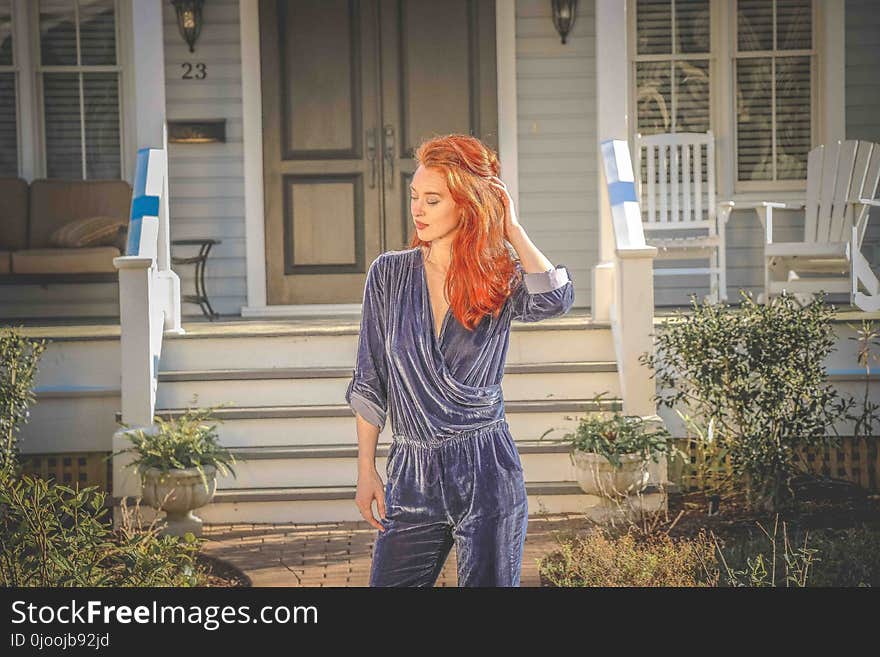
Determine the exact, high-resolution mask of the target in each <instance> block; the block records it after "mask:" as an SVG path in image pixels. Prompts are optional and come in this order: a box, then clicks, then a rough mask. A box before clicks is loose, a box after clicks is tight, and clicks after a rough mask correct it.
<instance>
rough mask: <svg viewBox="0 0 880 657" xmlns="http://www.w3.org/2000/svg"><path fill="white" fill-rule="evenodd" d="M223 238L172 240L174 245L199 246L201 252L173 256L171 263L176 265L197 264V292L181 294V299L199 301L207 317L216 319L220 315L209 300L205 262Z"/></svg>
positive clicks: (192, 301) (212, 319)
mask: <svg viewBox="0 0 880 657" xmlns="http://www.w3.org/2000/svg"><path fill="white" fill-rule="evenodd" d="M222 242H223V240H215V239H208V238H205V239H187V240H171V245H172V246H198V247H199V253H198V255H195V256H189V257H185V258H181V257H174V256H172V257H171V264H174V265H195V266H196V271H195V274H196V277H195V285H196V293H195V294H181V296H180V299H181V301H188V302H190V303H197V304H199V307H200V308H201V309H202V313H204V315H205V317H207V318H208V319H209V320H211V321H214V320H215V319H217V318H218V317H219V316H220V315H219V314H218V313H216V312H214V309H213V308H212V307H211V302H210V301H208V292H207V290H205V264H206V263H207V261H208V254H209V253H210V252H211V247H212V246H214V245H215V244H221V243H222Z"/></svg>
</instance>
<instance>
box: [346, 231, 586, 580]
mask: <svg viewBox="0 0 880 657" xmlns="http://www.w3.org/2000/svg"><path fill="white" fill-rule="evenodd" d="M515 278H516V280H515V282H514V284H515V288H514V291H513V292H512V294H511V295H510V296H509V297H508V298H507V300H506V301H505V303H504V306H503V308H502V311H501V313H500V315H499V316H498V318H495V317H492V316H491V315H486V316H485V317H484V318H483V320H482V321H481V323H480V324H479V325H478V326H477V327H476V328H475V329H474V330H473V331H469V330H468V329H466V328H465V327H464V326H463V325H462V324H461V323H460V322H459V321H458V320H457V319H456V318H455V316H454V315H453V314H452V310H451V308H450V310H449V311H448V312H447V313H446V316H445V317H444V318H443V323H442V328H441V330H440V334H439V338H438V336H437V335H436V334H435V332H434V318H433V311H432V309H431V303H430V296H429V292H428V283H427V278H426V276H425V267H424V260H423V256H422V251H421V249H420V248H419V247H415V248H412V249H406V250H401V251H387V252H385V253H383V254H381V255H380V256H379V257H378V258H376V260H375V261H374V262H373V263H372V264H371V265H370V268H369V270H368V272H367V279H366V284H365V286H364V297H363V308H362V317H361V327H360V336H359V343H358V351H357V361H356V364H355V369H354V372H353V376H352V379H351V381H350V383H349V385H348V388H347V390H346V393H345V399H346V402H348V404H349V406H350V408H351V409H352V411H353V412H354V413H356V414H359V415H361V416H362V417H363V418H364V419H365V420H367V421H368V422H370V423H372V424H374V425H376V426H377V427H378V428H379V430H380V431H381V430H382V429H383V428H384V426H385V423H386V419H387V417H388V416H390V418H391V427H392V441H391V446H390V448H389V453H388V459H387V466H386V484H385V509H386V517H385V518H384V519H382V520H381V522H382V526H383V528H384V531H378V530H377V538H376V542H375V545H374V548H373V561H372V567H371V573H370V586H433V585H434V583H435V581H436V579H437V576H438V575H439V573H440V570H441V569H442V567H443V564H444V562H445V561H446V557H447V555H448V553H449V551H450V549H451V547H452V545H453V544H455V546H456V555H457V561H458V585H459V586H519V582H520V571H521V568H522V552H523V545H524V542H525V536H526V526H527V523H528V502H527V498H526V488H525V480H524V478H523V468H522V463H521V461H520V457H519V452H518V451H517V449H516V444H515V442H514V439H513V436H512V435H511V433H510V431H509V427H508V424H507V421H506V417H505V413H504V398H503V395H502V391H501V379H502V377H503V375H504V364H505V360H506V357H507V350H508V346H509V340H510V324H511V321H512V320H514V319H516V320H519V321H523V322H537V321H541V320H543V319H547V318H550V317H556V316H558V315H562V314H564V313H567V312H568V311H569V310H570V309H571V306H572V305H573V303H574V287H573V284H572V281H571V278H570V276H569V273H568V270H567V268H566V267H565V266H564V265H556V266H555V267H554V268H551V269H549V270H548V271H546V272H540V273H524V272H523V270H522V267H521V265H520V263H519V262H518V261H517V262H516V274H515Z"/></svg>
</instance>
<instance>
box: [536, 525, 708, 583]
mask: <svg viewBox="0 0 880 657" xmlns="http://www.w3.org/2000/svg"><path fill="white" fill-rule="evenodd" d="M539 571H540V574H541V576H542V577H543V578H544V579H545V580H547V581H548V582H549V583H550V584H552V585H553V586H575V587H577V586H716V585H717V582H718V577H719V571H718V567H717V563H716V559H715V546H714V544H713V543H712V541H710V540H709V538H708V537H707V536H706V535H705V533H704V532H701V533H700V535H699V536H698V537H697V538H695V539H673V538H671V537H669V536H668V535H667V534H665V533H659V534H656V535H654V536H652V537H650V538H648V539H645V540H637V538H636V536H635V535H634V533H632V532H626V533H624V534H622V535H620V536H614V535H613V534H612V533H611V532H610V531H609V530H607V529H606V528H604V527H601V526H597V527H596V528H595V529H593V530H592V531H591V532H589V533H588V534H586V535H583V536H575V537H573V538H566V539H563V540H560V541H559V548H558V549H557V550H556V551H554V552H552V553H551V554H548V555H546V556H545V557H544V558H542V559H541V561H540V562H539Z"/></svg>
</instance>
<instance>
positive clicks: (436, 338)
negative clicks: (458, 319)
mask: <svg viewBox="0 0 880 657" xmlns="http://www.w3.org/2000/svg"><path fill="white" fill-rule="evenodd" d="M416 250H417V251H418V254H419V260H420V262H421V263H422V286H423V287H422V293H423V295H424V299H425V301H426V302H427V304H428V315H429V316H430V318H431V322H430V326H429V330H430V331H431V337H432V339H433V340H434V342H435V343H436V344H437V346H438V347H439V346H440V343H441V342H442V340H443V333H444V332H445V331H446V324H447V323H448V322H449V315H450V313H451V312H452V305H451V304H450V305H449V306H447V308H446V314H445V315H443V321H442V322H441V324H440V333H439V334H437V333H434V326H435V324H436V317H434V305H433V304H432V303H431V290H430V288H429V287H428V272H427V267H425V252H424V250H423V249H422V247H421V246H417V247H416Z"/></svg>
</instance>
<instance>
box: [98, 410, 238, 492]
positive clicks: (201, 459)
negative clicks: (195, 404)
mask: <svg viewBox="0 0 880 657" xmlns="http://www.w3.org/2000/svg"><path fill="white" fill-rule="evenodd" d="M223 405H224V404H221V405H220V406H223ZM220 406H214V407H211V408H188V409H186V411H185V412H184V413H183V414H182V415H180V416H179V417H178V418H172V419H169V420H164V419H163V418H162V417H160V416H159V415H156V416H155V418H154V420H155V422H156V426H155V427H154V428H151V429H149V430H144V429H143V428H141V429H135V430H131V431H129V432H128V433H126V436H127V437H128V438H129V440H131V442H132V443H133V444H132V446H131V447H127V448H125V449H121V450H119V451H117V452H114V453H113V454H111V455H110V456H108V457H106V458H108V459H110V458H113V457H114V456H116V455H117V454H125V453H134V454H135V455H136V458H134V459H133V460H132V461H131V462H130V463H128V464H127V466H126V467H132V468H135V469H137V471H138V472H139V473H140V475H141V476H143V474H144V472H145V471H146V470H148V469H150V468H155V469H157V470H159V471H160V472H161V473H162V474H167V473H168V472H169V471H170V470H172V469H180V470H183V469H187V468H196V470H197V471H198V472H199V475H200V476H201V478H202V483H203V484H204V485H205V489H206V490H207V489H208V481H207V477H206V476H205V471H204V466H212V467H214V468H216V469H217V471H218V472H220V473H221V474H223V475H224V476H225V475H226V474H227V472H231V473H232V475H233V476H236V474H235V471H234V470H233V468H232V465H231V464H232V463H235V462H236V459H235V456H234V455H233V454H232V453H231V452H230V451H229V450H228V449H226V448H225V447H223V446H221V445H220V444H219V442H218V440H219V435H218V434H217V425H216V424H209V422H210V421H218V422H222V420H220V419H219V418H215V417H213V414H214V411H216V409H217V408H219V407H220ZM120 424H121V425H122V426H124V427H125V428H126V429H129V428H130V427H129V426H128V425H127V424H124V423H120Z"/></svg>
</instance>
